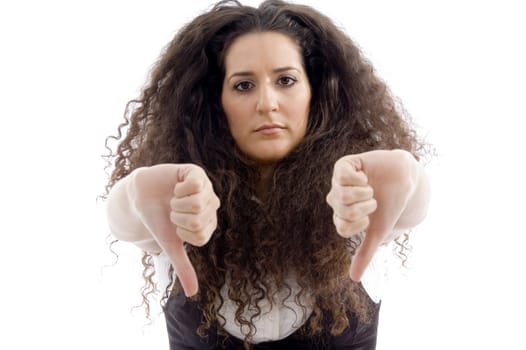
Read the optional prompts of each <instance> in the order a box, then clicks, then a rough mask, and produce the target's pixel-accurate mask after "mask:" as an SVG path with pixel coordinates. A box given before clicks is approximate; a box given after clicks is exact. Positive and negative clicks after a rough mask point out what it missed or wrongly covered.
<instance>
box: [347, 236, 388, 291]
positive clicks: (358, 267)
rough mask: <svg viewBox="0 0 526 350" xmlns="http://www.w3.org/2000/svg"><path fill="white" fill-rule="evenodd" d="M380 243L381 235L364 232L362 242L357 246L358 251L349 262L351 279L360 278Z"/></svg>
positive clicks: (356, 279)
mask: <svg viewBox="0 0 526 350" xmlns="http://www.w3.org/2000/svg"><path fill="white" fill-rule="evenodd" d="M381 243H382V235H377V234H374V233H373V232H367V233H366V234H365V237H364V239H363V241H362V244H361V245H360V247H359V248H358V251H357V252H356V254H355V256H354V257H353V259H352V262H351V268H350V270H349V274H350V277H351V279H352V280H353V281H355V282H359V281H360V280H361V279H362V277H363V274H364V273H365V270H366V269H367V266H369V263H370V262H371V260H372V259H373V256H374V254H375V253H376V250H377V249H378V247H379V246H380V244H381Z"/></svg>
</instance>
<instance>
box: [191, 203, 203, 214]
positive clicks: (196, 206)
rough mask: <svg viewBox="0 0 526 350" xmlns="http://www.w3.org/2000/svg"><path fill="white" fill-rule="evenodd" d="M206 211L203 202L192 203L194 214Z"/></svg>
mask: <svg viewBox="0 0 526 350" xmlns="http://www.w3.org/2000/svg"><path fill="white" fill-rule="evenodd" d="M203 209H204V204H203V202H201V201H195V202H192V203H190V210H191V211H192V212H194V213H200V212H202V211H203Z"/></svg>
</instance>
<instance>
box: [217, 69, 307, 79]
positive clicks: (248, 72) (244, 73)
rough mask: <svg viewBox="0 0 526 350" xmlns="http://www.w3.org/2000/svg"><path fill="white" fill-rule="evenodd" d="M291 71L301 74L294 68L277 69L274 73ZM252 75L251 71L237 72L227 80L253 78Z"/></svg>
mask: <svg viewBox="0 0 526 350" xmlns="http://www.w3.org/2000/svg"><path fill="white" fill-rule="evenodd" d="M289 70H295V71H297V72H299V73H300V72H301V71H300V70H299V69H298V68H296V67H292V66H287V67H280V68H276V69H274V70H272V72H273V73H281V72H286V71H289ZM251 75H254V72H251V71H242V72H235V73H232V74H230V76H229V77H228V79H227V80H230V79H232V78H234V77H246V76H251Z"/></svg>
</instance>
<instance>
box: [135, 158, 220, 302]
mask: <svg viewBox="0 0 526 350" xmlns="http://www.w3.org/2000/svg"><path fill="white" fill-rule="evenodd" d="M130 176H132V179H131V181H130V182H129V187H128V189H127V190H128V196H129V199H130V202H131V205H132V207H133V208H134V210H135V212H136V214H137V216H138V217H139V218H140V219H141V221H142V223H143V224H144V226H145V227H146V228H147V229H148V230H149V231H150V233H151V234H152V236H153V238H154V239H155V241H156V242H157V244H159V246H160V248H161V249H162V250H163V251H164V252H165V253H166V255H168V257H169V259H170V261H171V263H172V266H173V268H174V270H175V273H176V274H177V277H178V278H179V280H180V281H181V285H182V286H183V289H184V292H185V294H186V295H187V296H192V295H195V294H196V293H197V290H198V283H197V276H196V273H195V270H194V267H193V266H192V264H191V263H190V259H189V258H188V255H187V254H186V250H185V248H184V244H183V243H184V242H188V243H189V244H191V245H194V246H203V245H205V244H206V243H207V242H208V241H209V240H210V237H211V236H212V234H213V232H214V231H215V229H216V227H217V209H218V208H219V205H220V202H219V198H218V197H217V196H216V194H215V192H214V190H213V188H212V183H211V182H210V179H209V178H208V176H207V175H206V173H205V171H204V170H203V169H202V168H201V167H199V166H197V165H194V164H159V165H154V166H151V167H143V168H138V169H135V170H134V171H133V172H132V173H131V174H130Z"/></svg>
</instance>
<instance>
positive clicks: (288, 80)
mask: <svg viewBox="0 0 526 350" xmlns="http://www.w3.org/2000/svg"><path fill="white" fill-rule="evenodd" d="M296 82H297V80H296V79H294V78H293V77H289V76H284V77H280V78H279V79H278V84H279V85H283V86H292V85H294V84H295V83H296Z"/></svg>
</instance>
